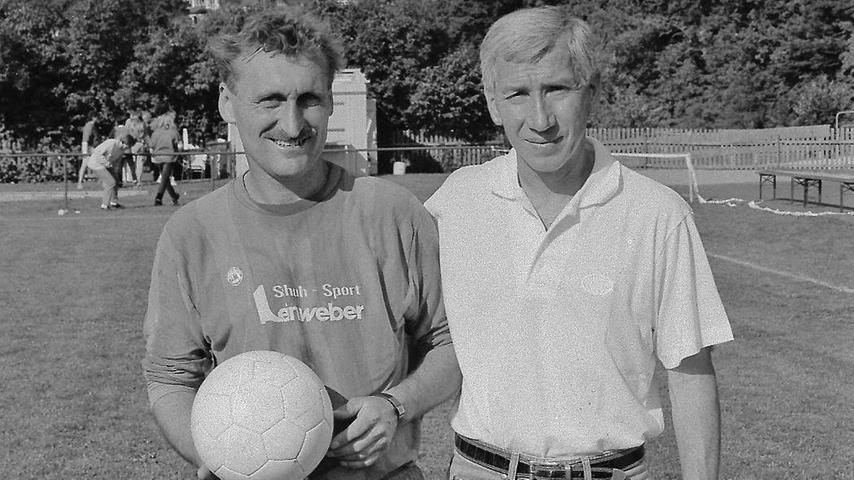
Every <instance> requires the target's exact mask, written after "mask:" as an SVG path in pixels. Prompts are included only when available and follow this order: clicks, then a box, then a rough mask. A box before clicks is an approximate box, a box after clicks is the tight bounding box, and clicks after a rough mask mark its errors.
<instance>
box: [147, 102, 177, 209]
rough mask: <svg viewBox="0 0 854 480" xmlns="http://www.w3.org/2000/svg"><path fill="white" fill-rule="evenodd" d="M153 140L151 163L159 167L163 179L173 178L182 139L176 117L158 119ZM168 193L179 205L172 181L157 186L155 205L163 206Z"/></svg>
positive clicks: (174, 202) (167, 115)
mask: <svg viewBox="0 0 854 480" xmlns="http://www.w3.org/2000/svg"><path fill="white" fill-rule="evenodd" d="M151 128H152V131H151V138H150V139H149V145H150V148H151V161H152V163H154V164H155V165H157V167H158V171H159V172H160V176H161V178H167V179H169V178H171V177H172V169H173V167H174V166H175V162H176V160H177V158H176V157H177V155H175V152H176V151H178V145H179V144H180V142H181V138H180V136H179V134H178V128H177V127H176V126H175V120H174V117H173V116H171V115H169V114H163V115H160V116H158V117H156V118H155V119H154V120H152V122H151ZM164 192H168V193H169V196H170V197H171V198H172V205H178V198H179V197H180V195H178V192H176V191H175V188H174V187H173V186H172V182H170V181H161V182H160V183H159V184H158V186H157V193H156V194H155V196H154V205H158V206H159V205H163V193H164Z"/></svg>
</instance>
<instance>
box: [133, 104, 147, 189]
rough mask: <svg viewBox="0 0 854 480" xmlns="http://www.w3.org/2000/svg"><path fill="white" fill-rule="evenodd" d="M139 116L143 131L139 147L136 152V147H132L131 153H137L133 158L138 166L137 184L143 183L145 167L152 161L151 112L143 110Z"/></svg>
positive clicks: (138, 142)
mask: <svg viewBox="0 0 854 480" xmlns="http://www.w3.org/2000/svg"><path fill="white" fill-rule="evenodd" d="M139 118H140V121H141V122H142V124H141V128H142V132H141V135H140V139H139V140H138V141H137V144H138V145H139V147H138V148H137V149H136V152H134V148H133V147H131V153H135V155H134V157H133V159H134V163H135V166H136V180H137V184H140V183H142V173H143V171H144V169H145V165H146V164H150V163H151V149H150V146H149V143H150V141H151V121H152V118H151V113H149V112H148V111H147V110H143V111H142V112H140V114H139ZM135 146H136V145H135Z"/></svg>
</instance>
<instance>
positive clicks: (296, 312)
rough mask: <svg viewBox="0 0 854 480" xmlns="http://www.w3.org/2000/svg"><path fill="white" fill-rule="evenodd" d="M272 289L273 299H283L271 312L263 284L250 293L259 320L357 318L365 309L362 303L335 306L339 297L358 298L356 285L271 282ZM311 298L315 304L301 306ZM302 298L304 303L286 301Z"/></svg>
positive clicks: (276, 321)
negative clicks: (313, 286)
mask: <svg viewBox="0 0 854 480" xmlns="http://www.w3.org/2000/svg"><path fill="white" fill-rule="evenodd" d="M272 290H273V299H274V301H276V300H279V301H280V302H283V303H281V304H280V305H278V309H277V310H276V312H275V313H274V312H273V308H271V307H270V301H269V299H268V298H267V290H266V289H265V288H264V285H258V288H256V289H255V291H254V292H252V298H253V300H255V309H256V310H257V311H258V317H259V318H260V319H261V323H268V322H274V323H287V322H303V323H305V322H311V321H318V322H338V321H341V320H361V319H362V316H363V314H364V311H365V305H364V304H350V305H338V304H337V303H335V302H337V301H338V299H339V298H341V299H342V300H346V299H348V298H351V297H358V298H361V296H362V294H361V290H360V288H359V286H358V285H349V286H334V285H332V284H329V283H325V284H323V285H321V286H320V288H311V287H308V288H307V287H304V286H302V285H273V287H272ZM312 297H313V298H316V300H315V305H309V306H305V307H304V306H302V305H303V304H304V303H311V302H312V300H310V298H312ZM304 298H305V299H306V300H305V302H300V305H293V304H291V303H290V302H294V303H296V301H297V300H302V299H304ZM330 300H331V301H330ZM353 300H355V298H353ZM318 302H319V303H320V304H319V305H318V304H317V303H318Z"/></svg>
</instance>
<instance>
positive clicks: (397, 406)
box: [376, 392, 406, 421]
mask: <svg viewBox="0 0 854 480" xmlns="http://www.w3.org/2000/svg"><path fill="white" fill-rule="evenodd" d="M376 396H377V397H382V398H384V399H386V400H388V403H390V404H391V406H392V407H394V412H395V413H396V414H397V420H398V421H400V420H401V419H402V418H403V415H404V414H406V407H404V406H403V404H402V403H400V400H398V399H396V398H394V395H392V394H390V393H385V392H380V393H378V394H376Z"/></svg>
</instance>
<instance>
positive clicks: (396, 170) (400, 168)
mask: <svg viewBox="0 0 854 480" xmlns="http://www.w3.org/2000/svg"><path fill="white" fill-rule="evenodd" d="M391 172H392V174H394V175H403V174H404V173H406V162H394V164H392V166H391Z"/></svg>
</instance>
